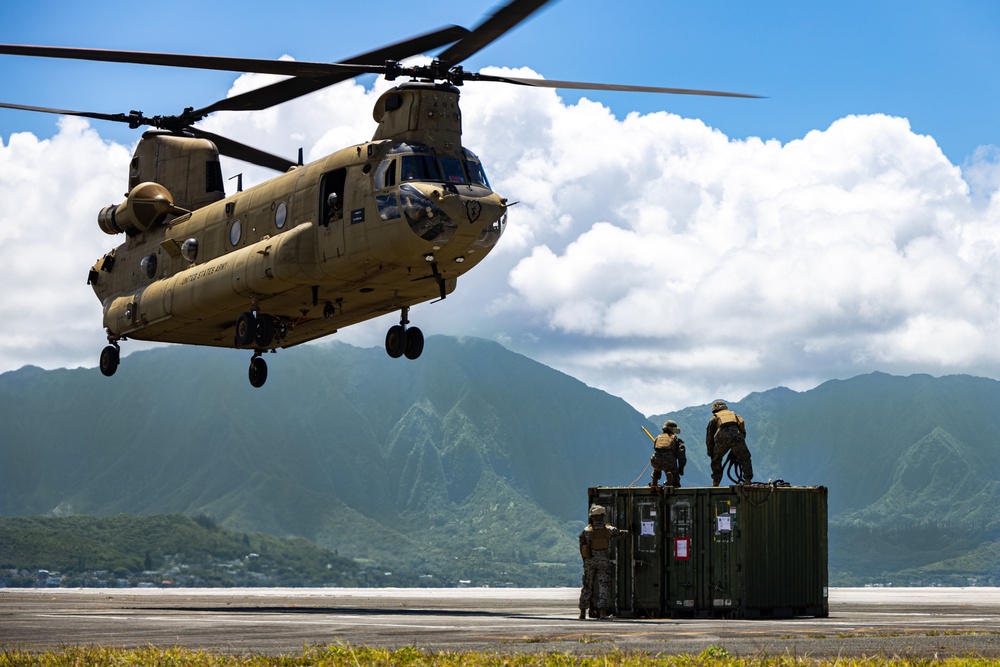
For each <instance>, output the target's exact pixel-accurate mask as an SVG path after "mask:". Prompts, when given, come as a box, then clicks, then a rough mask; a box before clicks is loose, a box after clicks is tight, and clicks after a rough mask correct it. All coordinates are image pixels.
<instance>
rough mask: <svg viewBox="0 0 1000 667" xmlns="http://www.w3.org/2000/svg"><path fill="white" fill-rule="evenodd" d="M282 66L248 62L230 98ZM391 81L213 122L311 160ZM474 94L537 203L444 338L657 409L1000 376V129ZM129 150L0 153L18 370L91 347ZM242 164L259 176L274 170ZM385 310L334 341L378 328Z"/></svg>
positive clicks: (426, 324)
mask: <svg viewBox="0 0 1000 667" xmlns="http://www.w3.org/2000/svg"><path fill="white" fill-rule="evenodd" d="M489 71H492V72H494V73H501V74H502V73H513V74H515V75H520V76H532V75H534V74H533V73H532V72H530V71H528V70H502V69H495V70H489ZM271 80H273V79H271V78H269V77H266V76H263V75H246V76H244V77H241V78H240V79H239V80H237V82H236V83H235V84H234V87H233V91H232V94H235V93H236V92H241V91H242V90H246V89H249V88H253V87H257V86H259V85H262V84H264V83H267V82H269V81H271ZM388 86H389V84H387V83H386V82H384V81H381V80H379V81H377V82H376V83H375V84H374V86H373V87H371V88H366V87H364V86H361V85H358V84H357V83H352V82H345V83H343V84H340V85H338V86H336V87H334V88H331V89H328V90H325V91H322V92H319V93H316V94H313V95H310V96H308V97H306V98H302V99H300V100H297V101H294V102H291V103H288V104H285V105H282V106H280V107H276V108H274V109H270V110H268V111H266V112H256V113H249V114H244V113H227V114H217V115H216V116H214V117H212V118H210V119H208V120H207V121H206V122H205V123H204V124H203V126H204V127H205V128H206V129H208V130H211V131H213V132H218V133H220V134H224V135H226V136H230V137H232V138H234V139H237V140H239V141H244V142H246V143H249V144H251V145H254V146H257V147H260V148H263V149H265V150H268V151H271V152H274V153H278V154H282V155H286V156H288V157H294V155H295V152H296V151H297V149H298V147H299V146H303V147H304V148H305V154H306V159H307V160H310V159H316V158H318V157H320V156H322V155H324V154H326V153H328V152H331V151H333V150H335V149H337V148H340V147H343V146H346V145H350V144H353V143H357V142H359V141H363V140H365V139H367V138H368V137H370V136H371V134H372V132H373V131H374V128H375V124H374V121H373V120H372V118H371V108H372V106H373V104H374V102H375V100H376V99H377V97H378V95H379V94H381V92H382V91H384V90H385V89H386V88H387V87H388ZM719 103H726V102H725V101H719V100H707V101H706V104H719ZM462 109H463V118H464V120H465V128H464V137H463V141H464V143H465V145H466V146H468V147H469V148H470V149H472V150H473V151H475V152H476V153H478V154H479V155H480V157H482V158H483V160H484V163H485V164H486V166H487V169H488V175H489V177H490V179H491V182H492V184H493V186H494V188H495V189H496V190H497V191H498V192H500V193H501V194H503V195H504V196H506V197H508V198H509V199H510V200H512V201H514V200H517V201H518V202H519V203H518V204H517V205H515V206H514V207H512V208H511V211H510V221H509V223H508V229H507V232H506V233H505V235H504V238H503V239H502V240H501V242H500V244H499V246H498V247H497V248H496V249H495V250H494V252H493V253H492V254H491V256H490V257H489V258H488V259H487V260H486V261H485V262H483V264H482V265H480V266H479V267H477V268H476V270H475V271H473V272H472V273H470V274H469V275H468V276H466V277H464V278H463V279H462V280H460V285H459V289H458V290H457V291H456V292H455V293H454V294H453V295H451V296H449V297H448V299H446V300H445V301H444V302H441V303H440V304H434V305H433V306H430V305H428V306H426V307H425V306H421V307H419V308H416V309H414V312H412V313H411V320H414V321H415V323H417V324H419V325H420V326H421V327H422V328H423V329H424V331H425V333H428V334H431V333H446V334H456V335H457V334H473V335H481V336H485V337H490V338H495V339H497V340H501V341H503V342H504V343H505V344H507V345H508V346H510V347H512V348H513V349H515V350H517V351H521V352H523V353H525V354H528V355H529V356H532V357H534V358H536V359H539V360H540V361H542V362H544V363H547V364H550V365H553V366H555V367H557V368H560V369H561V370H564V371H566V372H568V373H570V374H573V375H575V376H576V377H579V378H580V379H582V380H584V381H585V382H587V383H589V384H592V385H594V386H598V387H601V388H603V389H606V390H607V391H609V392H611V393H614V394H617V395H620V396H622V397H624V398H625V399H626V400H628V401H629V402H631V403H632V404H633V405H635V406H636V407H637V408H639V409H640V410H643V411H645V412H647V413H654V412H663V411H666V410H669V409H673V408H679V407H683V406H685V405H690V404H694V403H699V402H705V401H709V400H712V399H714V398H719V397H723V398H728V399H732V400H735V399H739V398H741V397H742V396H743V395H745V394H746V393H747V392H748V391H753V390H763V389H767V388H770V387H773V386H778V385H785V386H790V387H792V388H799V389H801V388H808V387H811V386H814V385H815V384H816V383H818V382H821V381H823V380H826V379H830V378H834V377H850V376H852V375H855V374H858V373H864V372H869V371H871V370H884V371H887V372H896V373H910V372H930V373H934V374H945V373H952V372H969V373H975V374H980V375H992V376H998V375H1000V359H998V353H997V352H996V345H995V344H994V342H993V341H995V340H996V339H997V334H998V333H1000V331H998V330H1000V315H998V313H1000V307H998V306H1000V304H998V296H997V295H998V294H1000V272H998V271H1000V270H998V268H997V267H998V266H1000V225H998V224H997V223H998V222H1000V194H998V193H1000V168H998V164H1000V160H998V152H997V149H996V148H995V147H984V148H983V149H981V150H980V151H979V152H977V153H976V154H975V155H974V156H971V157H970V159H969V161H968V162H967V163H966V164H963V165H962V166H961V167H959V166H956V165H954V164H951V163H950V162H949V160H948V159H947V158H946V157H945V156H944V154H943V153H942V151H941V150H940V149H939V148H938V146H937V145H936V143H935V142H934V139H933V138H932V137H929V136H922V135H918V134H915V133H914V132H913V131H912V129H911V127H910V125H909V123H908V122H907V120H906V119H904V118H896V117H889V116H882V115H869V116H851V117H847V118H842V119H840V120H838V121H836V122H835V123H833V124H832V125H831V126H830V127H828V128H819V129H816V130H814V131H812V132H810V133H808V134H807V135H806V136H804V137H802V138H801V139H798V140H795V141H791V142H788V143H785V144H781V143H779V142H777V141H773V140H772V141H762V140H760V139H757V138H752V137H751V138H747V139H739V138H730V137H727V136H725V135H724V134H722V133H721V132H719V131H718V130H715V129H713V128H711V127H708V126H706V125H705V124H704V123H702V122H701V121H699V120H695V119H688V118H682V117H680V116H677V115H674V114H670V113H665V112H659V113H653V114H646V115H640V114H631V115H629V116H628V117H626V118H616V117H615V116H614V115H612V114H611V113H610V111H609V110H608V109H607V108H605V107H603V106H601V105H599V104H596V103H593V102H589V101H587V100H585V99H584V100H582V101H580V102H579V103H578V104H575V105H567V104H565V103H563V101H562V100H561V98H560V97H559V96H558V94H557V93H556V92H555V91H551V90H544V89H528V88H522V87H517V86H502V85H490V84H485V83H483V84H471V83H470V84H468V85H466V86H465V87H464V88H463V97H462ZM128 153H129V150H128V149H127V148H125V147H122V146H117V145H114V144H109V143H107V142H103V141H102V140H101V139H100V137H99V135H98V134H97V133H96V132H95V131H94V130H93V129H90V127H89V126H88V125H87V123H86V122H83V121H80V120H63V121H62V125H61V131H60V133H59V134H58V135H57V136H56V137H54V138H53V139H51V140H49V141H46V142H42V141H38V140H36V139H34V137H32V136H31V135H24V134H20V135H13V136H12V137H10V139H9V141H8V143H7V145H6V146H2V147H0V175H2V176H3V178H2V180H0V193H2V194H3V195H4V200H5V201H7V202H10V201H18V202H20V206H19V207H12V206H7V207H5V210H4V211H3V212H2V213H0V216H3V218H2V219H0V223H2V224H0V261H3V262H4V263H5V265H6V266H12V265H13V266H15V267H16V268H15V271H16V274H15V277H16V281H17V284H18V285H19V286H20V288H19V289H18V290H16V294H15V293H11V291H10V290H8V291H7V292H8V293H6V294H4V295H3V296H2V297H0V299H3V300H2V301H0V307H2V308H3V312H5V313H16V316H15V317H14V318H13V319H12V318H10V317H8V318H6V319H5V321H4V322H3V324H0V326H2V327H4V331H3V339H4V343H3V346H4V347H3V359H2V367H0V369H2V370H6V369H9V368H15V367H17V366H19V365H21V364H22V363H36V364H39V365H42V366H46V367H52V366H57V365H64V364H73V363H79V360H81V359H83V358H86V359H93V361H92V362H91V365H92V364H93V363H94V362H96V352H97V351H98V350H99V345H98V344H95V343H94V342H93V341H94V339H95V338H96V339H100V338H101V336H100V335H99V334H100V308H99V305H98V304H97V303H96V301H95V300H94V298H93V295H92V294H88V293H89V288H87V287H86V286H85V285H82V282H83V281H82V280H81V279H80V277H81V276H84V275H85V273H86V269H87V268H88V267H89V265H90V262H92V261H93V259H95V258H96V257H97V256H98V255H99V254H100V253H101V252H103V251H104V250H106V249H108V248H110V247H111V245H113V244H114V240H113V239H110V237H104V236H103V235H102V234H100V233H99V232H98V231H97V230H96V225H94V224H93V219H94V217H95V215H96V212H97V210H98V209H99V208H100V206H101V205H103V204H107V203H111V202H112V201H114V202H117V201H120V200H121V192H122V191H123V187H124V181H125V174H126V166H127V161H128ZM224 168H225V170H226V175H227V176H232V175H234V174H235V173H236V172H237V171H241V172H243V173H244V175H245V176H244V177H245V184H246V185H247V186H248V185H250V184H252V183H254V182H259V181H261V180H263V179H265V178H267V177H268V176H269V175H270V174H269V173H268V172H266V171H265V170H260V169H258V168H255V167H251V166H248V165H243V164H238V163H232V162H227V163H225V164H224ZM109 197H110V199H109ZM68 220H72V221H73V224H72V225H68V224H67V221H68ZM66 234H72V236H71V237H68V238H69V239H71V240H64V239H66V238H67V237H66V236H65V235H66ZM109 241H110V243H109ZM42 266H44V267H45V270H42V268H41V267H42ZM39 273H41V275H43V276H44V277H43V278H42V279H37V276H38V275H39ZM77 283H79V286H78V288H73V286H74V285H77ZM71 288H72V289H71ZM78 293H79V294H78ZM384 319H385V318H383V320H384ZM66 322H69V323H70V326H66ZM386 326H387V324H386V323H385V322H384V321H377V322H375V323H368V324H363V325H359V326H357V327H352V328H350V329H348V330H345V331H344V332H341V333H339V334H338V335H337V337H338V338H340V339H342V340H347V341H349V342H354V343H360V344H371V345H378V344H380V339H381V337H382V336H383V335H384V331H385V327H386ZM94 328H96V330H97V332H98V335H96V336H95V335H93V333H92V331H91V329H94ZM85 331H86V333H85ZM39 332H49V333H50V334H51V336H44V335H39ZM83 345H87V346H90V347H89V349H87V350H86V351H85V354H84V352H83V351H82V346H83ZM57 348H58V350H62V352H57Z"/></svg>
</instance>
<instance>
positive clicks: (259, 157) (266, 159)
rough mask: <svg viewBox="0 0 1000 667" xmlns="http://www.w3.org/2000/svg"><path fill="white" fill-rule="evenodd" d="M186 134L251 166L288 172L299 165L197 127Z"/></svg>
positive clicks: (187, 130)
mask: <svg viewBox="0 0 1000 667" xmlns="http://www.w3.org/2000/svg"><path fill="white" fill-rule="evenodd" d="M184 132H185V133H188V134H191V135H193V136H195V137H198V138H199V139H208V140H209V141H211V142H212V143H214V144H215V147H216V148H218V149H219V152H220V153H222V154H223V155H226V156H228V157H231V158H235V159H237V160H243V161H244V162H249V163H250V164H256V165H260V166H261V167H267V168H268V169H274V170H276V171H281V172H285V171H288V170H289V168H291V167H294V166H295V165H296V164H298V163H297V162H292V161H291V160H288V159H286V158H283V157H279V156H277V155H272V154H271V153H267V152H265V151H262V150H260V149H257V148H253V147H252V146H247V145H246V144H241V143H240V142H238V141H234V140H233V139H228V138H226V137H224V136H222V135H220V134H215V133H214V132H207V131H205V130H199V129H198V128H197V127H189V128H186V129H185V130H184Z"/></svg>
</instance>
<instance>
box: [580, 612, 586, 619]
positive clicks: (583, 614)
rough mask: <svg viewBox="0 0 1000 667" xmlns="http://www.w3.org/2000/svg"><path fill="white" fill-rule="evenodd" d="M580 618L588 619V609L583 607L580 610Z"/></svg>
mask: <svg viewBox="0 0 1000 667" xmlns="http://www.w3.org/2000/svg"><path fill="white" fill-rule="evenodd" d="M580 620H581V621H586V620H587V610H586V609H581V610H580Z"/></svg>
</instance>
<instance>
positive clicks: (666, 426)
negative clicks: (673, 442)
mask: <svg viewBox="0 0 1000 667" xmlns="http://www.w3.org/2000/svg"><path fill="white" fill-rule="evenodd" d="M663 432H664V433H673V434H675V435H676V434H677V433H680V432H681V427H680V426H678V425H677V422H675V421H674V420H673V419H668V420H667V421H665V422H663Z"/></svg>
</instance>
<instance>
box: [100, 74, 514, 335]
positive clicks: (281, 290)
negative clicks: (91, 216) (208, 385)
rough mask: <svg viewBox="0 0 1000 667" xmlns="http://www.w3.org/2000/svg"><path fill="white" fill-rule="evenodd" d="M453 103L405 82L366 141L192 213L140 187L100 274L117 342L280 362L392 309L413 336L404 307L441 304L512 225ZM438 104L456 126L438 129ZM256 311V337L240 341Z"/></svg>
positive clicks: (444, 122) (441, 90) (448, 94)
mask: <svg viewBox="0 0 1000 667" xmlns="http://www.w3.org/2000/svg"><path fill="white" fill-rule="evenodd" d="M448 89H451V90H448ZM457 98H458V93H457V90H455V89H454V88H453V87H451V86H446V87H445V86H441V85H436V86H420V85H417V84H413V85H410V86H407V85H406V84H404V85H403V86H400V87H399V88H397V89H393V91H390V93H387V94H386V95H384V96H383V100H380V106H379V107H377V108H376V118H380V117H381V118H380V128H379V131H378V132H377V133H376V135H375V138H374V139H373V140H372V141H371V142H368V143H364V144H359V145H356V146H352V147H350V148H345V149H343V150H340V151H338V152H336V153H334V154H332V155H329V156H327V157H325V158H323V159H320V160H318V161H316V162H313V163H311V164H308V165H303V166H297V167H293V168H291V169H290V170H289V171H288V172H287V173H285V174H282V175H280V176H277V177H276V178H273V179H271V180H269V181H267V182H265V183H262V184H260V185H257V186H254V187H252V188H248V189H247V190H245V191H241V192H237V193H236V194H233V195H230V196H228V197H225V198H223V199H219V200H217V201H211V202H210V203H205V204H203V205H201V206H200V207H199V208H196V209H195V210H191V211H184V210H181V209H180V208H178V207H177V206H175V205H174V204H173V202H172V201H169V195H168V194H164V193H163V192H161V190H165V191H166V192H169V190H170V184H168V183H160V184H158V185H160V186H163V187H162V188H160V189H157V187H156V186H157V184H155V183H154V184H150V183H139V184H136V185H135V186H134V187H133V188H132V192H131V193H130V195H129V199H128V201H127V202H126V203H127V204H130V206H131V208H129V210H128V211H124V208H125V207H126V204H122V205H121V206H119V207H118V210H119V212H120V215H119V216H118V217H119V218H120V219H121V220H113V219H112V218H113V217H114V216H111V215H110V213H108V214H105V213H102V219H101V223H102V224H101V226H102V228H104V229H105V231H109V232H111V231H116V230H117V229H118V228H119V227H121V228H123V230H124V231H125V232H126V234H127V235H128V236H127V238H126V240H125V242H124V243H123V244H121V245H120V246H118V247H117V248H115V249H114V250H112V251H111V252H109V253H108V254H106V255H105V256H104V257H102V258H101V259H100V260H98V262H97V263H96V264H95V265H94V267H93V268H92V269H91V273H90V283H91V284H92V286H93V289H94V292H95V293H96V294H97V296H98V298H99V299H100V300H101V302H102V304H103V307H104V326H105V327H106V328H107V330H108V335H109V340H110V341H112V342H113V343H114V342H115V341H117V340H119V339H123V338H134V339H141V340H152V341H164V342H175V343H187V344H198V345H215V346H225V347H234V346H236V347H247V348H252V349H255V350H267V349H276V348H279V347H289V346H292V345H296V344H299V343H303V342H306V341H309V340H313V339H315V338H319V337H321V336H326V335H328V334H331V333H334V332H336V331H337V330H338V329H340V328H342V327H345V326H348V325H351V324H355V323H358V322H361V321H364V320H367V319H370V318H373V317H377V316H379V315H383V314H385V313H389V312H393V311H401V312H402V313H403V318H402V324H404V325H405V324H406V309H408V308H409V307H411V306H413V305H416V304H418V303H422V302H425V301H429V300H432V299H437V298H444V297H445V295H446V294H448V293H450V292H451V291H452V290H454V289H455V285H456V280H457V278H458V276H460V275H461V274H463V273H465V272H466V271H468V270H470V269H471V268H472V267H474V266H475V265H476V264H478V263H479V262H480V261H481V260H482V259H483V258H484V257H485V256H486V254H487V253H488V252H489V251H490V249H491V248H492V247H493V245H494V244H495V243H496V241H497V240H498V239H499V237H500V235H501V233H502V231H503V226H504V224H505V223H506V206H507V205H506V200H504V199H502V198H501V197H500V196H499V195H497V194H495V193H494V192H493V191H492V190H491V189H490V187H489V185H488V183H487V181H486V178H485V175H484V172H483V169H482V166H481V164H480V163H479V160H478V158H476V157H475V155H474V154H472V153H471V152H469V151H468V150H466V149H464V148H462V147H461V144H460V133H461V129H460V120H461V119H460V116H459V113H458V106H457ZM386 100H387V103H386V102H385V101H386ZM442 100H447V102H448V105H449V107H450V111H449V113H450V116H449V117H437V118H435V116H434V115H433V112H431V115H430V116H428V115H427V113H428V110H427V108H428V105H430V108H432V109H433V108H435V107H434V105H435V104H436V105H439V106H440V105H441V104H442ZM401 115H405V118H399V117H398V116H401ZM442 116H447V114H442ZM428 121H429V122H428ZM394 124H395V125H394ZM155 139H156V137H155V136H151V137H149V138H148V139H144V141H147V140H155ZM191 141H203V140H195V139H192V140H191ZM136 153H137V156H138V155H139V149H137V151H136ZM209 171H211V170H209ZM209 180H211V179H209ZM216 180H218V179H216ZM142 188H145V190H142ZM150 193H152V195H154V196H150ZM144 195H145V196H144ZM155 195H159V200H158V201H153V200H156V199H157V197H156V196H155ZM187 198H188V199H190V196H188V197H187ZM165 199H166V200H168V201H166V202H164V200H165ZM179 203H185V202H179ZM109 208H110V207H109ZM153 209H155V211H154V210H153ZM122 220H123V221H124V222H122ZM129 223H133V224H131V225H129ZM109 227H110V228H111V229H109ZM247 313H252V314H253V317H254V320H255V322H259V323H262V324H257V325H255V326H257V327H258V328H257V330H255V331H252V332H246V331H241V330H240V318H241V317H243V316H245V314H247ZM261 328H262V329H263V331H262V330H261Z"/></svg>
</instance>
